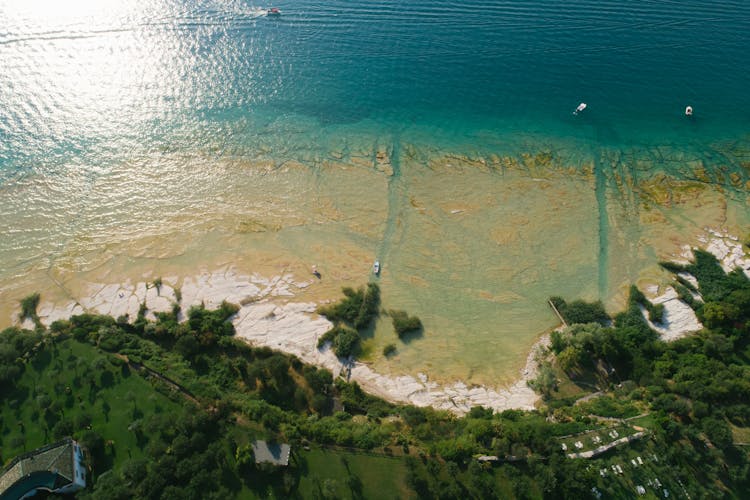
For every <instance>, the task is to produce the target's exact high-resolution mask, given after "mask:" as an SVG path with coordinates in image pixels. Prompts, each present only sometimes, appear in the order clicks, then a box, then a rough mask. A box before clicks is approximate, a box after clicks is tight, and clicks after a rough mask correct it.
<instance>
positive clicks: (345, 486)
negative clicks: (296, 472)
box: [297, 449, 414, 499]
mask: <svg viewBox="0 0 750 500" xmlns="http://www.w3.org/2000/svg"><path fill="white" fill-rule="evenodd" d="M298 460H299V467H300V469H301V471H302V473H303V477H302V478H301V479H300V483H299V487H298V490H297V491H298V492H299V493H300V494H301V495H302V497H303V498H317V497H319V496H320V493H323V494H325V495H328V496H330V497H332V498H357V497H364V498H382V499H397V498H414V496H413V493H411V492H410V491H409V490H408V488H407V487H406V483H405V479H406V465H405V462H404V460H403V459H398V458H391V457H385V456H382V457H379V456H374V455H369V454H364V453H349V452H343V451H338V450H336V451H333V450H323V449H313V450H310V451H301V452H300V453H299V456H298ZM331 494H332V495H331Z"/></svg>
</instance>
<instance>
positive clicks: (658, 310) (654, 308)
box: [648, 304, 664, 323]
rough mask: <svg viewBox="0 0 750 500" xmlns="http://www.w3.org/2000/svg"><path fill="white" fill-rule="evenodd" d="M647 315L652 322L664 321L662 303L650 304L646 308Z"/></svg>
mask: <svg viewBox="0 0 750 500" xmlns="http://www.w3.org/2000/svg"><path fill="white" fill-rule="evenodd" d="M648 317H649V319H650V320H651V322H652V323H661V322H663V321H664V304H651V307H649V308H648Z"/></svg>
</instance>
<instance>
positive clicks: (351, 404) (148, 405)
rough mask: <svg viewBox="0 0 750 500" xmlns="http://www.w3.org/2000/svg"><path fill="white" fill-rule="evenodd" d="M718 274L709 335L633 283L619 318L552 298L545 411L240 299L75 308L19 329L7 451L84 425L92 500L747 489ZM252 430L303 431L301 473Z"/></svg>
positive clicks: (739, 372) (739, 370) (343, 315)
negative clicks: (243, 331) (424, 382)
mask: <svg viewBox="0 0 750 500" xmlns="http://www.w3.org/2000/svg"><path fill="white" fill-rule="evenodd" d="M713 265H714V266H715V267H717V268H719V270H720V267H719V266H718V263H716V261H715V260H714V261H713ZM688 267H690V266H688ZM709 267H710V265H709V262H707V260H706V259H704V260H703V261H702V263H701V267H700V270H699V271H696V276H698V280H699V283H700V286H699V290H700V291H701V292H704V291H705V290H710V293H706V294H705V295H704V298H705V299H706V303H705V304H703V303H701V302H700V301H694V303H693V307H695V309H696V313H697V314H698V315H699V317H701V318H702V319H703V320H704V321H705V324H706V325H707V326H709V325H710V326H709V328H707V329H706V330H704V331H703V332H700V333H698V334H697V335H694V336H691V337H688V338H684V339H681V340H679V341H676V342H672V343H664V342H662V341H661V340H660V339H659V338H658V336H657V334H656V333H655V332H654V331H652V330H651V329H650V328H649V326H648V323H647V322H646V321H645V320H644V318H643V315H642V313H641V299H640V297H639V296H638V295H637V294H635V293H633V294H631V297H630V300H629V302H628V306H627V308H626V310H625V311H624V312H621V313H619V314H617V315H615V316H614V318H612V320H611V321H610V320H606V319H605V318H608V316H607V315H606V313H604V312H603V308H601V307H600V306H601V305H600V304H599V305H597V304H594V305H591V304H586V303H583V302H580V301H576V302H571V303H570V304H566V303H565V302H564V301H562V299H557V303H558V304H560V305H563V309H565V310H566V314H567V316H566V318H567V319H569V320H570V321H571V323H572V324H571V326H570V327H569V328H567V329H566V330H564V331H562V332H555V333H554V334H552V338H551V347H550V352H551V353H552V354H554V357H553V358H552V359H551V360H549V361H548V362H546V363H545V364H543V365H542V367H541V368H540V372H539V377H538V378H537V380H536V381H535V386H536V387H537V388H538V389H539V390H540V391H541V392H543V393H545V395H546V405H545V406H543V407H541V408H540V409H539V410H536V411H529V412H525V411H504V412H501V413H493V412H492V411H491V410H487V409H484V408H480V407H476V408H472V409H471V411H470V412H469V413H468V414H467V415H466V416H465V417H463V418H458V417H456V416H454V415H451V414H449V413H446V412H443V411H436V410H433V409H430V408H417V407H413V406H401V405H394V404H391V403H388V402H386V401H383V400H381V399H379V398H376V397H374V396H371V395H368V394H366V393H365V392H364V391H363V390H362V389H361V388H360V387H359V386H358V385H357V384H356V383H348V382H347V381H346V380H345V379H343V378H334V377H333V376H332V374H331V373H330V372H328V371H326V370H322V369H318V368H315V367H312V366H306V365H304V364H303V363H301V362H300V361H299V360H298V359H297V358H295V357H292V356H288V355H284V354H281V353H278V352H274V351H272V350H270V349H267V348H253V347H250V346H248V345H247V344H245V343H243V342H241V341H239V340H237V339H234V338H233V333H234V329H233V327H232V324H231V322H230V321H229V319H230V318H231V317H232V316H233V315H234V314H235V313H236V311H237V308H236V306H233V305H231V304H226V303H225V304H222V305H221V307H220V308H219V309H217V310H215V311H208V310H206V309H205V308H204V307H195V308H191V309H190V311H189V312H188V315H187V320H186V321H185V322H183V323H179V322H178V321H177V313H178V312H179V311H177V310H174V311H171V312H169V313H160V314H157V319H156V321H153V322H150V321H147V320H145V318H144V316H145V315H144V314H140V315H139V318H138V319H136V321H135V322H134V323H133V324H128V323H127V322H118V321H116V320H114V319H112V318H109V317H104V316H95V315H80V316H75V317H73V318H71V319H70V320H66V321H58V322H55V323H54V324H53V325H52V326H51V327H50V328H49V330H48V331H46V332H44V334H42V333H41V332H40V331H37V332H32V331H28V330H21V329H19V328H9V329H6V330H4V331H3V332H0V363H1V364H0V396H1V398H2V399H0V450H2V451H1V452H0V453H2V457H0V458H1V459H2V461H3V462H7V461H8V460H10V459H11V458H12V457H13V456H15V455H17V454H18V453H21V452H23V451H24V450H29V449H32V448H34V447H37V446H39V445H41V444H43V443H45V442H48V441H51V440H53V439H55V438H56V437H60V436H64V435H73V436H74V437H76V438H77V439H78V440H79V441H80V442H81V443H82V444H83V445H84V446H85V448H86V449H87V454H88V457H89V460H90V463H91V466H92V474H91V475H90V479H91V483H92V484H91V486H90V487H89V488H88V489H87V490H86V491H85V492H83V493H82V494H80V495H79V496H80V497H82V498H86V497H91V498H108V499H109V498H115V499H117V498H154V499H156V498H247V497H263V498H267V497H276V498H278V497H283V498H460V499H464V498H476V499H483V498H591V497H596V496H597V495H602V497H603V498H623V499H624V498H633V497H635V496H636V495H637V493H635V487H636V486H637V485H641V486H643V487H644V488H646V490H647V493H648V495H650V496H651V497H654V496H658V497H661V498H663V497H664V494H663V490H665V489H666V490H667V491H668V492H669V494H670V497H677V498H681V497H687V496H688V495H689V496H690V498H741V497H742V496H743V493H744V492H746V491H750V460H748V455H747V448H746V447H743V446H740V445H741V444H744V443H746V442H747V436H748V435H750V430H749V429H750V403H748V402H750V362H748V360H749V359H750V307H749V306H750V301H748V302H745V300H746V298H747V297H748V292H749V291H750V281H748V280H747V279H746V278H744V275H742V274H740V273H730V274H729V275H727V274H724V273H722V275H723V276H724V278H723V279H721V278H720V277H719V275H718V273H716V272H715V269H713V270H712V269H709ZM703 276H706V277H707V278H706V279H708V280H709V283H710V285H708V286H707V287H706V288H704V285H703V282H702V281H701V278H702V277H703ZM369 290H371V289H369ZM368 293H369V292H368V291H365V289H360V290H358V291H355V290H352V289H348V291H347V292H345V295H346V297H345V299H344V301H342V302H341V303H339V304H335V305H333V306H330V307H329V308H327V310H328V312H330V313H331V316H332V317H333V316H335V317H336V318H337V319H336V322H337V325H336V327H335V328H334V330H335V331H336V333H335V335H331V338H330V339H329V340H330V341H331V342H333V343H334V349H338V348H341V349H344V350H346V349H348V348H351V346H352V345H354V344H356V343H357V339H359V333H358V332H357V330H356V329H355V328H356V327H355V323H356V321H357V318H363V317H365V316H367V315H369V314H370V313H369V312H367V313H361V311H363V310H365V311H371V310H372V305H369V306H365V304H366V302H367V301H366V296H367V294H368ZM374 297H377V298H378V299H379V295H373V298H374ZM374 302H375V301H373V302H370V304H372V303H374ZM376 312H377V311H376ZM575 318H578V319H580V320H584V321H585V322H584V323H576V322H574V321H573V319H575ZM592 319H593V320H594V321H593V322H592V321H591V320H592ZM371 320H372V318H370V320H369V321H371ZM360 321H362V320H360ZM359 324H360V325H361V324H362V323H361V322H360V323H359ZM347 338H349V339H351V340H347ZM347 346H349V347H347ZM563 389H564V390H563ZM592 391H595V392H592ZM585 394H587V396H586V397H581V396H582V395H585ZM630 436H632V437H633V441H631V442H629V441H628V439H627V438H628V437H630ZM255 439H265V440H271V441H278V442H286V443H290V444H291V445H292V450H293V452H292V457H291V460H290V465H289V467H285V468H274V467H270V466H266V465H260V466H256V465H255V463H254V459H253V456H252V450H251V448H250V444H251V442H252V441H253V440H255ZM608 446H612V448H611V449H608V448H607V447H608ZM603 447H604V448H607V449H602V448H603ZM595 452H596V456H595V457H593V458H568V457H567V456H566V455H568V454H575V453H589V455H593V454H594V453H595ZM480 455H488V456H491V457H492V458H491V460H490V461H488V462H480V461H479V460H477V457H478V456H480ZM657 480H658V481H657Z"/></svg>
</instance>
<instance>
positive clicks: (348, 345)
mask: <svg viewBox="0 0 750 500" xmlns="http://www.w3.org/2000/svg"><path fill="white" fill-rule="evenodd" d="M359 341H360V338H359V334H358V333H357V331H356V330H352V329H351V328H349V327H346V326H341V325H339V326H334V327H333V328H331V329H330V330H328V331H327V332H326V333H324V334H323V335H322V336H321V337H320V339H318V347H319V348H320V347H323V345H325V343H326V342H330V343H331V344H332V345H333V352H335V353H336V356H338V357H339V358H348V357H349V356H354V355H356V354H357V352H358V351H359Z"/></svg>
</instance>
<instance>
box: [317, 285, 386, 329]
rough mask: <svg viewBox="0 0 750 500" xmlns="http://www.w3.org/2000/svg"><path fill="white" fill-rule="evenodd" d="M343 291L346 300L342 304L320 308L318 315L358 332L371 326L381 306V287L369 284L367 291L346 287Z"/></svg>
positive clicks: (342, 300)
mask: <svg viewBox="0 0 750 500" xmlns="http://www.w3.org/2000/svg"><path fill="white" fill-rule="evenodd" d="M342 291H343V292H344V298H343V299H341V301H340V302H338V303H336V304H332V305H330V306H321V307H319V308H318V314H322V315H323V316H325V317H326V318H328V319H329V320H331V321H333V322H334V323H344V324H346V325H348V326H350V327H352V328H355V329H357V330H360V329H363V328H367V327H368V326H370V323H371V322H372V320H373V319H374V318H375V316H377V314H378V307H379V306H380V287H378V285H377V283H368V284H367V289H365V288H359V289H357V290H354V289H353V288H349V287H345V288H344V289H343V290H342Z"/></svg>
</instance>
